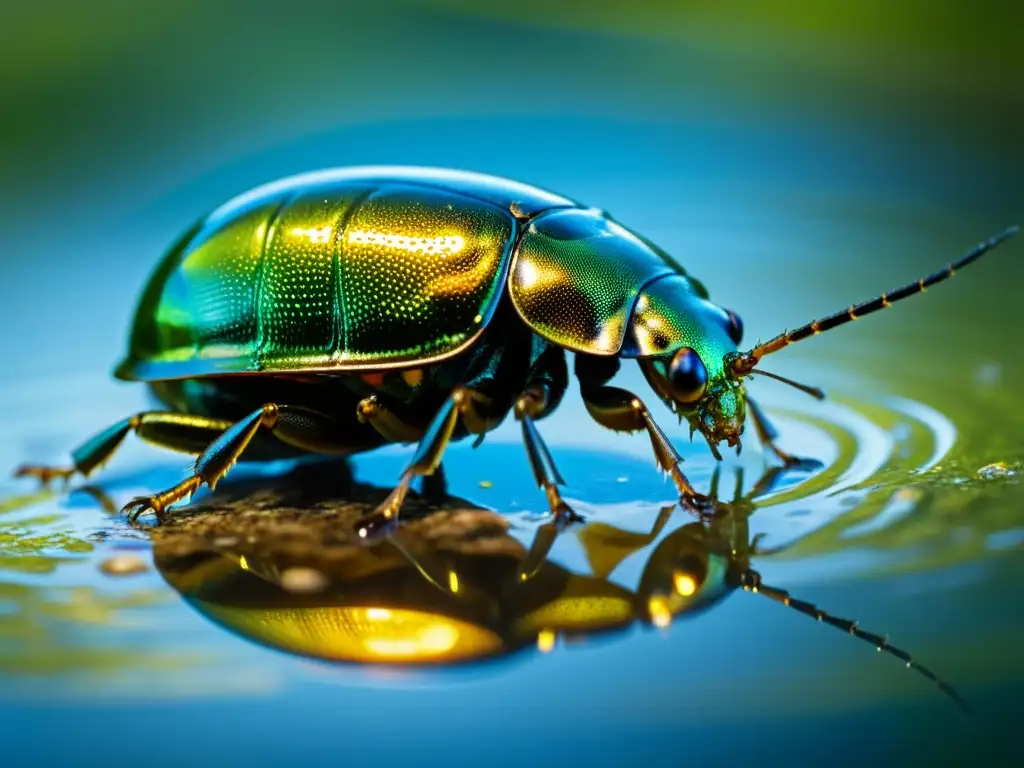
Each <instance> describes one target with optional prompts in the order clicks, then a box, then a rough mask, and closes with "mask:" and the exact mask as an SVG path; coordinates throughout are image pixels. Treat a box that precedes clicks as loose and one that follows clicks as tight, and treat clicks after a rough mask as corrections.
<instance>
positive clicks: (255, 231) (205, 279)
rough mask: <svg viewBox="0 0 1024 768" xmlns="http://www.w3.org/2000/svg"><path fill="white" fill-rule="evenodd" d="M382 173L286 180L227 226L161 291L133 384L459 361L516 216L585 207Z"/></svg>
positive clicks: (218, 220)
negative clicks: (457, 355)
mask: <svg viewBox="0 0 1024 768" xmlns="http://www.w3.org/2000/svg"><path fill="white" fill-rule="evenodd" d="M372 170H373V172H372V173H370V172H367V173H364V174H362V175H360V174H359V173H355V172H353V171H344V172H338V173H322V174H318V175H312V176H311V175H306V176H302V177H296V178H294V179H292V180H285V181H283V182H277V183H275V184H271V185H267V186H266V187H263V188H261V189H259V190H255V191H254V192H250V193H247V194H245V195H243V196H241V197H239V198H237V199H236V200H234V201H231V202H230V203H228V204H226V205H224V206H222V207H221V208H219V209H218V210H217V211H215V212H214V213H212V214H211V215H210V216H209V217H208V218H207V219H206V220H205V221H203V222H202V223H201V224H200V225H199V226H198V227H197V229H196V230H195V232H194V234H192V235H190V236H187V237H185V238H183V240H182V241H181V242H180V243H179V244H178V245H177V246H175V247H174V248H173V249H172V250H171V252H170V253H169V254H168V255H167V257H166V258H165V260H164V262H163V263H162V264H161V265H160V267H159V268H158V269H157V271H156V273H155V274H154V276H153V278H152V279H151V281H150V285H149V286H148V287H147V289H146V292H145V294H144V296H143V300H142V302H141V304H140V307H139V310H138V312H137V315H136V321H135V327H134V329H133V333H132V343H131V350H130V354H129V357H128V359H127V360H126V361H125V362H124V363H123V364H122V365H121V367H120V368H119V369H118V372H117V373H118V376H120V377H121V378H128V379H142V380H155V379H162V378H182V377H193V376H206V375H218V374H224V373H244V372H256V371H270V372H286V371H289V372H290V371H315V370H345V369H370V368H382V367H388V366H400V365H404V364H413V363H421V362H425V361H429V360H432V359H441V358H444V357H446V356H450V355H451V354H455V353H456V352H457V351H458V350H459V349H462V348H464V347H466V346H467V345H469V344H471V343H472V341H473V339H474V338H476V336H477V335H478V334H479V333H480V331H481V330H482V329H483V327H484V326H485V325H486V323H487V321H488V320H489V318H490V316H491V315H492V314H493V311H494V309H495V308H496V306H497V303H498V300H499V298H500V296H501V293H502V291H503V289H504V282H505V276H506V274H507V272H508V265H509V261H510V260H511V256H512V247H513V243H514V241H515V234H516V227H517V226H518V224H517V220H516V216H517V215H522V214H523V211H525V210H535V209H537V208H541V209H544V206H547V205H571V203H570V202H569V201H566V200H565V199H564V198H558V197H557V196H552V195H550V194H549V193H544V192H542V191H540V190H534V191H533V192H531V189H532V188H529V187H526V186H525V185H517V184H513V183H511V182H508V185H509V186H508V188H507V189H506V188H503V187H502V186H501V183H502V180H500V179H496V178H493V177H485V176H479V175H476V174H465V177H466V184H465V186H466V187H467V189H468V190H469V191H468V192H467V191H466V190H463V189H460V188H459V185H458V184H457V183H455V182H457V181H458V178H459V175H458V174H454V173H453V172H447V175H444V176H443V180H444V182H445V183H448V184H449V188H442V186H441V184H442V181H441V180H439V179H435V178H433V177H432V176H431V175H430V172H428V171H425V172H424V178H425V180H421V181H419V182H418V181H417V177H416V175H415V174H414V173H412V171H411V170H409V169H401V170H402V173H401V174H397V176H398V178H395V179H388V178H386V176H385V175H384V174H383V172H382V171H381V170H380V169H372ZM438 173H440V172H438ZM471 193H472V194H471ZM499 193H501V194H499ZM477 195H479V196H477ZM531 195H532V196H531ZM485 196H489V197H485ZM518 199H522V203H521V205H520V204H519V203H517V200H518ZM509 200H511V202H509ZM513 203H515V205H513ZM502 206H507V207H502ZM512 208H514V209H515V210H514V211H513V210H510V209H512Z"/></svg>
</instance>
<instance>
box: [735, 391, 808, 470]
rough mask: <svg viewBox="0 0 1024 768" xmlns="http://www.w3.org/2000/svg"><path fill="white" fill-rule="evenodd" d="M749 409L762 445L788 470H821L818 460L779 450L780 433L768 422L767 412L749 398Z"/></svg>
mask: <svg viewBox="0 0 1024 768" xmlns="http://www.w3.org/2000/svg"><path fill="white" fill-rule="evenodd" d="M747 408H748V409H749V410H750V417H751V419H753V421H754V429H755V430H757V436H758V438H759V439H760V440H761V443H762V444H763V445H764V446H765V447H766V448H767V449H768V450H770V451H771V452H772V453H774V454H775V455H776V456H778V458H779V460H780V461H781V462H782V463H783V465H784V466H785V467H786V469H798V468H799V469H808V470H813V469H820V468H821V466H822V464H821V462H820V461H817V460H816V459H802V458H800V457H799V456H794V455H793V454H791V453H786V451H784V450H782V449H781V448H779V446H777V445H776V444H775V441H776V440H778V438H779V431H778V430H777V429H776V428H775V426H774V425H773V424H772V423H771V422H770V421H769V420H768V417H767V416H766V415H765V412H764V411H762V410H761V406H759V405H758V404H757V403H756V402H754V401H753V400H752V399H751V398H749V397H748V398H747Z"/></svg>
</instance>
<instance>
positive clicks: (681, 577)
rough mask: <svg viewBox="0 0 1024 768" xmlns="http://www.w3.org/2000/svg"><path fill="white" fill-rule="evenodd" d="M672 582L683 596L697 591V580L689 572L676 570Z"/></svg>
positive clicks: (688, 595)
mask: <svg viewBox="0 0 1024 768" xmlns="http://www.w3.org/2000/svg"><path fill="white" fill-rule="evenodd" d="M672 584H673V585H674V586H675V588H676V592H678V593H679V594H680V595H682V596H683V597H690V596H691V595H692V594H693V593H694V592H696V591H697V582H696V581H694V579H693V577H692V576H691V575H690V574H688V573H683V572H682V571H676V572H675V573H673V574H672Z"/></svg>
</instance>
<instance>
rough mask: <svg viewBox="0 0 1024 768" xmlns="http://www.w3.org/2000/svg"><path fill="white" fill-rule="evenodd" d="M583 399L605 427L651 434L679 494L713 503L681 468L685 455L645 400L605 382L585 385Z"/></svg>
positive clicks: (701, 502) (701, 505) (702, 505)
mask: <svg viewBox="0 0 1024 768" xmlns="http://www.w3.org/2000/svg"><path fill="white" fill-rule="evenodd" d="M583 403H584V405H586V407H587V411H588V412H589V413H590V415H591V417H592V418H593V419H594V421H596V422H597V423H598V424H600V425H601V426H602V427H606V428H608V429H611V430H614V431H617V432H639V431H640V430H645V431H646V432H647V434H648V436H649V437H650V438H651V447H652V448H653V449H654V457H655V459H656V460H657V462H658V466H659V467H661V469H662V471H664V472H667V473H668V475H669V477H671V478H672V482H674V483H675V485H676V488H677V489H678V490H679V495H680V497H681V498H682V499H683V500H684V501H685V502H686V503H688V504H690V505H693V506H696V507H698V508H706V507H710V506H714V501H713V500H712V499H711V498H709V497H708V496H704V495H703V494H700V493H697V491H695V490H694V488H693V486H692V485H691V484H690V481H689V480H687V479H686V475H684V474H683V470H682V468H681V465H682V463H683V457H682V456H680V455H679V453H678V452H677V451H676V449H675V446H673V445H672V443H671V441H670V440H669V439H668V437H667V436H666V435H665V433H664V432H663V431H662V430H661V427H659V426H658V424H657V422H656V421H655V420H654V417H653V416H651V412H650V411H649V410H648V409H647V406H646V405H644V402H643V400H641V399H640V398H639V397H637V396H636V395H634V394H633V393H632V392H629V391H627V390H625V389H619V388H618V387H609V386H602V387H590V388H584V389H583Z"/></svg>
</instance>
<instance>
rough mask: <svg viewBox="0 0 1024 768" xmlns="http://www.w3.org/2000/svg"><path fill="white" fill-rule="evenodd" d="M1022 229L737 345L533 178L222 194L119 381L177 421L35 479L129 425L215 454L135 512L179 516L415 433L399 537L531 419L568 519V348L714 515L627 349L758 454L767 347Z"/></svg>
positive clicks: (591, 385)
mask: <svg viewBox="0 0 1024 768" xmlns="http://www.w3.org/2000/svg"><path fill="white" fill-rule="evenodd" d="M1016 231H1017V228H1016V227H1011V228H1010V229H1007V230H1006V231H1004V232H1002V233H1001V234H999V235H996V236H995V237H992V238H990V239H989V240H987V241H985V242H983V243H981V244H979V245H978V246H977V247H975V248H974V249H973V250H971V251H970V252H969V253H967V254H965V255H964V256H962V257H960V258H959V259H957V260H956V261H954V262H952V263H950V264H949V265H948V266H947V267H945V268H944V269H941V270H939V271H937V272H935V273H933V274H931V275H929V276H928V277H924V278H922V279H920V280H917V281H915V282H912V283H909V284H907V285H905V286H903V287H901V288H898V289H897V290H895V291H890V292H888V293H883V294H882V295H880V296H878V297H876V298H874V299H871V300H869V301H865V302H862V303H860V304H855V305H851V306H850V307H848V308H847V309H844V310H842V311H841V312H837V313H836V314H833V315H830V316H828V317H826V318H824V319H822V320H816V321H814V322H812V323H808V324H807V325H804V326H801V327H800V328H797V329H796V330H794V331H788V332H784V333H782V334H779V335H778V336H776V337H774V338H772V339H770V340H769V341H767V342H764V343H759V344H756V345H755V346H754V347H752V348H751V349H749V350H748V351H745V352H742V351H740V350H739V344H740V342H741V340H742V335H743V324H742V322H741V320H740V318H739V316H738V315H737V314H736V313H734V312H732V311H729V310H726V309H724V308H722V307H720V306H719V305H717V304H715V303H713V302H712V301H711V300H710V299H709V296H708V292H707V290H706V289H705V288H704V286H703V285H702V284H701V283H700V282H699V281H698V280H697V279H696V278H694V277H693V276H691V275H689V274H688V273H687V272H686V271H685V270H684V269H683V268H682V266H680V265H679V263H678V262H677V261H676V260H674V259H673V258H672V257H671V256H669V255H668V254H667V253H666V252H665V251H663V250H662V249H660V248H659V247H658V246H656V245H655V244H653V243H652V242H650V241H649V240H647V239H646V238H644V237H642V236H640V235H639V234H637V233H634V232H632V231H630V230H629V229H627V228H626V227H624V226H622V225H621V224H619V223H618V222H616V221H615V220H614V219H613V218H612V217H611V216H609V215H608V214H607V213H605V212H603V211H600V210H596V209H592V208H587V207H585V206H582V205H580V204H579V203H577V202H575V201H573V200H570V199H569V198H566V197H562V196H560V195H557V194H553V193H551V192H547V191H544V190H541V189H538V188H536V187H532V186H529V185H526V184H521V183H518V182H514V181H510V180H506V179H501V178H497V177H494V176H487V175H483V174H477V173H469V172H461V171H452V170H442V169H432V168H406V167H388V166H383V167H356V168H342V169H332V170H325V171H318V172H313V173H308V174H302V175H299V176H293V177H290V178H286V179H282V180H280V181H276V182H272V183H270V184H266V185H264V186H261V187H257V188H256V189H254V190H252V191H250V192H247V193H245V194H243V195H241V196H239V197H236V198H234V199H233V200H231V201H229V202H227V203H225V204H224V205H222V206H221V207H219V208H217V209H216V210H214V211H213V212H212V213H210V214H209V215H208V216H206V217H204V218H203V219H202V220H201V221H199V222H198V223H197V224H196V225H195V226H193V227H192V228H191V229H190V230H189V231H188V232H187V233H185V234H184V235H183V236H182V237H181V238H180V239H179V240H178V242H177V243H176V244H174V245H173V246H172V247H171V249H170V251H169V253H168V254H167V255H166V256H165V257H164V259H163V261H162V262H161V263H160V264H159V266H158V267H157V269H156V271H155V272H154V274H153V275H152V277H151V278H150V280H149V283H148V285H147V286H146V288H145V290H144V292H143V295H142V298H141V301H140V303H139V306H138V309H137V312H136V315H135V320H134V325H133V328H132V331H131V337H130V343H129V351H128V355H127V357H126V358H125V360H124V361H123V362H122V363H121V364H120V365H119V366H118V368H117V370H116V372H115V375H116V376H117V378H119V379H124V380H129V381H140V382H146V383H147V384H148V386H149V388H150V390H151V392H152V393H153V395H155V397H156V399H157V400H158V401H160V402H161V403H162V404H163V409H162V410H157V411H146V412H143V413H138V414H135V415H134V416H131V417H129V418H126V419H124V420H122V421H120V422H118V423H117V424H114V425H113V426H111V427H109V428H108V429H106V430H104V431H102V432H100V433H99V434H97V435H96V436H94V437H93V438H91V439H89V440H87V441H86V442H85V443H83V444H82V445H81V446H79V447H78V448H77V449H75V450H74V451H73V452H72V454H71V457H72V463H71V466H70V467H66V468H60V467H47V466H32V465H30V466H24V467H21V468H20V469H18V470H17V471H16V474H19V475H29V476H35V477H38V478H40V479H41V480H42V481H43V482H46V481H48V480H49V479H51V478H54V477H64V478H68V477H70V476H71V475H73V474H74V473H79V474H81V475H88V474H89V473H91V472H92V471H93V470H95V469H96V468H97V467H98V466H99V465H100V464H102V463H103V462H105V461H106V460H107V459H108V458H110V456H111V455H112V454H113V452H114V451H115V450H116V449H117V447H118V446H119V445H120V444H121V442H122V441H123V440H124V438H125V436H126V435H127V434H128V433H129V432H135V433H136V434H137V435H138V436H139V437H141V438H142V439H143V440H147V441H149V442H152V443H156V444H158V445H161V446H164V447H167V448H171V449H176V450H180V451H184V452H188V453H191V454H194V455H198V458H197V459H196V461H195V465H194V467H193V472H192V474H191V475H190V476H189V477H188V478H186V479H185V480H184V481H182V482H181V483H179V484H178V485H175V486H174V487H172V488H169V489H167V490H165V491H162V492H159V493H156V494H155V495H153V496H150V497H147V498H139V499H135V500H133V501H131V502H130V503H128V504H127V505H126V506H125V508H124V511H125V513H126V514H128V516H129V518H130V519H131V520H133V521H134V520H135V519H137V518H138V516H139V515H140V514H142V513H144V512H153V513H154V514H155V515H156V516H157V518H158V519H161V518H162V516H163V514H164V512H165V511H166V509H167V508H168V507H169V506H170V505H171V504H173V503H175V502H177V501H179V500H181V499H184V498H185V497H191V495H192V494H194V493H195V492H196V491H197V490H198V489H199V488H200V487H201V486H202V485H203V484H206V485H208V486H209V487H210V488H211V489H213V488H214V487H215V486H216V484H217V482H218V481H219V480H220V478H221V477H223V476H224V474H225V473H226V472H227V471H228V470H229V469H230V467H231V466H232V465H233V464H234V463H235V462H236V461H238V460H240V459H246V460H266V459H271V458H282V457H294V456H301V455H304V454H310V453H318V454H320V453H334V454H341V455H348V454H354V453H358V452H360V451H366V450H371V449H374V448H377V447H379V446H382V445H385V444H389V443H416V444H417V447H416V451H415V454H414V455H413V458H412V460H411V461H410V463H409V465H408V467H407V468H406V470H405V471H404V472H403V474H402V475H401V478H400V480H399V482H398V483H397V485H396V487H395V489H394V490H393V491H392V493H391V494H390V495H389V496H388V497H387V498H386V499H385V500H384V501H383V502H382V503H381V505H380V506H379V508H378V509H377V510H376V511H375V512H374V513H373V514H371V515H369V516H367V518H366V519H364V520H363V521H362V522H361V523H360V524H359V528H358V532H359V534H360V535H361V536H363V537H364V538H369V537H375V536H376V535H377V534H379V533H382V532H386V531H388V530H390V529H391V528H392V527H393V526H394V525H395V524H397V521H398V513H399V509H400V507H401V505H402V501H403V499H404V497H405V495H406V493H407V491H408V489H409V486H410V483H411V482H412V480H413V479H414V478H416V477H417V476H427V475H432V474H434V473H435V471H437V470H438V469H439V466H440V463H441V459H442V455H443V454H444V451H445V448H446V446H447V445H448V444H449V442H450V441H451V440H456V439H461V438H464V437H466V436H467V435H473V436H475V437H476V439H477V441H480V440H482V439H483V437H484V435H485V434H486V433H487V432H488V431H490V430H491V429H493V428H495V427H496V426H497V425H498V424H499V423H500V422H501V421H502V420H503V419H504V418H505V416H507V415H508V413H510V412H511V413H512V414H513V415H514V417H515V418H516V419H517V420H518V421H519V422H520V424H521V428H522V435H523V442H524V444H525V447H526V452H527V455H528V458H529V462H530V466H531V468H532V471H533V474H534V478H535V480H536V482H537V485H538V486H539V487H541V488H543V490H544V492H545V494H546V496H547V502H548V506H549V508H550V511H551V513H552V515H554V516H555V519H556V520H558V521H561V522H568V521H571V520H574V519H576V515H575V513H574V512H573V511H572V509H571V508H570V507H569V506H568V505H567V504H566V503H565V501H564V500H563V499H562V497H561V494H560V492H559V490H558V486H559V485H561V484H563V482H564V481H563V479H562V476H561V474H560V473H559V471H558V469H557V467H556V464H555V461H554V459H553V457H552V456H551V454H550V452H549V451H548V449H547V447H546V446H545V444H544V441H543V440H542V438H541V436H540V433H539V431H538V430H537V427H536V424H535V422H536V421H537V420H539V419H540V418H541V417H543V416H546V415H547V414H549V413H551V412H552V411H553V410H554V409H555V408H556V407H557V406H558V404H559V402H560V401H561V399H562V396H563V394H564V392H565V390H566V388H567V385H568V369H567V366H566V354H565V353H566V352H567V351H569V352H573V353H575V375H576V378H577V380H578V382H579V386H580V392H581V395H582V397H583V400H584V403H585V405H586V408H587V410H588V412H589V413H590V415H591V416H592V417H593V418H594V419H595V420H596V421H597V422H598V423H599V424H601V425H602V426H604V427H607V428H609V429H613V430H622V431H631V432H638V431H645V432H646V433H647V434H648V436H649V437H650V440H651V445H652V448H653V451H654V454H655V457H656V459H657V462H658V465H659V466H660V467H661V469H662V470H664V471H665V472H666V473H668V475H669V476H670V477H671V478H672V480H673V482H674V483H675V485H676V487H677V489H678V491H679V493H680V497H681V499H682V500H683V501H684V502H687V503H689V504H695V505H698V506H700V505H705V504H707V503H708V498H707V497H705V496H702V495H701V494H698V493H697V492H696V491H695V490H694V488H693V486H692V485H691V484H690V482H689V481H688V480H687V479H686V476H685V475H684V474H683V471H682V469H681V467H680V464H681V461H682V460H681V457H680V456H679V454H678V453H677V452H676V450H675V448H674V447H673V446H672V443H671V442H670V441H669V439H668V437H667V436H666V435H665V433H664V432H663V431H662V429H661V428H660V427H659V426H658V424H657V423H656V422H655V420H654V416H653V415H652V414H651V411H650V410H649V409H648V406H647V404H646V403H645V402H644V401H643V400H642V399H641V398H640V397H638V396H637V395H635V394H633V393H631V392H628V391H626V390H624V389H620V388H617V387H612V386H609V384H608V382H609V381H610V380H611V379H612V377H613V376H614V375H615V373H616V372H617V370H618V367H619V364H620V361H621V360H624V359H633V360H636V361H637V362H638V363H639V365H640V368H641V369H642V371H643V373H644V376H645V378H646V380H647V382H648V383H649V384H650V386H651V388H652V389H653V391H654V392H655V394H656V395H657V397H659V398H660V399H661V400H663V401H664V402H665V403H666V404H667V405H668V406H669V407H670V408H671V409H672V410H673V411H675V412H676V414H678V415H679V416H680V417H681V418H685V419H686V420H687V422H688V423H689V426H690V430H691V436H692V434H693V433H694V432H700V433H701V434H702V435H703V436H704V437H705V438H706V440H707V442H708V445H709V446H710V448H711V451H712V453H713V454H714V456H715V458H716V459H720V458H721V454H720V452H719V450H718V445H719V444H720V443H725V444H727V445H728V446H733V447H736V448H737V450H739V448H740V447H741V446H740V436H741V434H742V432H743V429H744V425H745V423H746V420H747V417H748V415H749V417H750V419H751V420H752V421H753V424H754V428H755V430H756V432H757V434H758V436H759V437H760V439H761V440H762V441H763V442H764V444H765V445H766V446H767V448H768V449H769V450H771V451H772V452H774V453H775V455H776V456H778V457H779V459H781V460H782V461H783V462H785V463H792V462H793V461H795V460H794V458H793V457H792V456H790V455H789V454H787V453H785V452H784V451H782V450H781V449H780V448H779V447H778V446H777V445H776V444H775V439H776V436H777V433H776V431H775V429H774V428H773V427H772V425H771V424H770V423H769V421H768V419H767V418H766V416H765V414H764V413H763V411H762V410H761V409H760V408H759V407H758V406H757V405H756V404H755V402H754V401H753V400H751V399H750V397H749V396H748V395H747V393H746V389H745V381H746V380H747V379H748V378H749V377H750V376H751V375H752V374H762V375H766V376H772V377H773V378H777V379H780V380H782V381H784V382H786V383H789V384H792V385H793V386H797V387H798V388H800V389H802V390H804V391H805V392H808V393H809V394H812V395H814V396H815V397H819V398H820V397H824V393H822V392H821V391H820V390H818V389H815V388H812V387H805V386H802V385H799V384H796V383H795V382H791V381H788V380H786V379H782V378H781V377H778V376H775V375H774V374H769V373H766V372H765V371H762V370H760V369H759V368H758V367H757V366H758V365H759V364H760V362H761V360H762V358H764V357H765V356H766V355H769V354H772V353H773V352H776V351H778V350H779V349H782V348H783V347H785V346H787V345H789V344H792V343H794V342H797V341H800V340H802V339H805V338H807V337H809V336H811V335H814V334H817V333H821V332H823V331H827V330H830V329H832V328H835V327H837V326H840V325H842V324H844V323H846V322H848V321H850V320H854V319H856V318H858V317H862V316H864V315H867V314H869V313H871V312H875V311H877V310H879V309H883V308H886V307H889V306H891V305H892V304H894V303H895V302H897V301H899V300H900V299H904V298H906V297H908V296H911V295H913V294H915V293H919V292H921V291H923V290H924V289H925V288H927V287H928V286H930V285H933V284H934V283H937V282H939V281H941V280H945V279H946V278H948V277H950V276H952V275H953V274H954V273H955V272H956V271H957V270H958V269H960V268H961V267H964V266H966V265H967V264H969V263H970V262H972V261H974V260H975V259H977V258H978V257H980V256H981V255H982V254H983V253H985V252H986V251H988V250H989V249H991V248H993V247H994V246H996V245H997V244H998V243H999V242H1001V241H1002V240H1004V239H1006V238H1007V237H1009V236H1010V235H1012V234H1013V233H1015V232H1016Z"/></svg>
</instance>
